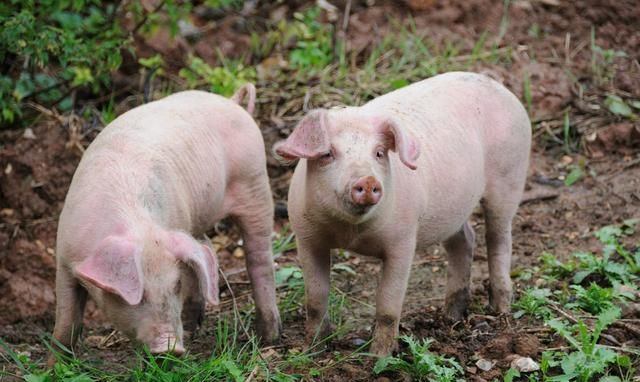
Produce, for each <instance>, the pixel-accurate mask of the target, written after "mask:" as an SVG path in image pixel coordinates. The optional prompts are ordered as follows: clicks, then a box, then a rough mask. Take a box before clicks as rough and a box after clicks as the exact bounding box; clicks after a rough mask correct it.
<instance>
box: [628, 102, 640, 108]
mask: <svg viewBox="0 0 640 382" xmlns="http://www.w3.org/2000/svg"><path fill="white" fill-rule="evenodd" d="M629 104H630V105H631V106H633V107H635V108H636V109H640V101H630V102H629Z"/></svg>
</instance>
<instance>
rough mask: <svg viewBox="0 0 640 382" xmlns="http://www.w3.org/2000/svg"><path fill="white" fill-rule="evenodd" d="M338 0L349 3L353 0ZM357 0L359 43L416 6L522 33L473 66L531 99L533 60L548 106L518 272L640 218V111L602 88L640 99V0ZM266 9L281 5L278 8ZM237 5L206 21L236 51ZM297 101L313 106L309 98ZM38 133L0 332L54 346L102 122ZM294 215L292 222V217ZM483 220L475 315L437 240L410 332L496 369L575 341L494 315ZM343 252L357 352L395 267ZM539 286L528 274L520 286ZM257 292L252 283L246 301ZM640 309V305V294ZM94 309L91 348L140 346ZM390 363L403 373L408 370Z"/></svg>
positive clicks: (11, 134)
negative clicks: (57, 304)
mask: <svg viewBox="0 0 640 382" xmlns="http://www.w3.org/2000/svg"><path fill="white" fill-rule="evenodd" d="M334 3H335V4H336V5H337V6H338V7H339V9H341V10H342V9H344V4H345V2H344V1H335V2H334ZM353 3H354V4H353V8H352V10H351V16H350V18H349V29H348V31H347V39H348V43H349V45H350V46H349V47H350V49H352V50H353V51H362V52H365V51H367V50H368V49H370V47H371V46H372V44H373V43H375V41H376V40H378V39H380V38H381V36H384V34H385V33H388V32H389V30H390V28H391V23H390V22H389V17H390V16H391V18H393V19H400V20H407V18H408V17H409V16H411V17H412V18H413V21H414V22H415V25H416V29H417V30H418V31H419V32H420V33H423V34H424V35H425V36H428V37H429V38H430V39H431V40H432V41H433V42H434V43H436V44H437V43H442V42H444V41H451V40H452V41H457V42H459V43H461V44H463V46H465V47H467V48H470V47H472V46H473V45H474V43H475V42H476V41H477V40H478V37H479V35H480V33H482V32H485V31H486V32H487V36H492V37H491V39H496V41H491V42H496V43H498V44H499V46H506V47H511V49H512V57H513V61H512V62H511V64H509V65H489V64H478V65H477V67H473V68H471V69H473V70H477V71H482V72H485V73H487V74H489V75H491V76H493V77H495V78H497V79H499V80H501V81H503V82H504V83H505V84H506V85H507V86H509V87H510V88H511V89H512V90H513V91H514V92H515V93H516V94H517V95H518V96H520V97H521V98H523V78H524V74H525V73H528V74H529V76H530V79H531V89H532V110H533V117H534V119H536V120H537V121H539V122H541V123H540V124H539V125H538V126H539V127H538V130H536V132H535V144H534V149H533V152H532V161H531V166H530V170H529V181H528V183H527V195H526V198H527V201H525V202H524V203H523V205H522V207H521V208H520V210H519V212H518V215H517V217H516V219H515V221H514V228H513V235H514V237H513V242H514V251H513V252H514V258H513V268H514V271H518V270H523V269H529V268H531V267H532V266H533V265H535V264H537V261H538V257H539V255H540V254H541V253H542V252H545V251H549V252H553V253H555V254H558V255H560V256H565V255H567V254H570V253H572V252H574V251H577V250H584V251H590V250H591V251H596V250H597V249H598V248H599V247H598V243H597V242H596V241H595V239H594V238H593V235H592V233H593V231H594V230H596V229H598V228H599V227H601V226H603V225H608V224H614V223H621V222H622V221H623V220H625V219H629V218H633V217H636V218H637V217H640V191H639V190H640V165H639V164H640V163H638V156H637V154H638V153H639V152H640V124H639V122H638V121H637V120H636V121H629V120H623V119H620V118H619V117H616V116H614V115H613V114H611V113H609V112H608V111H607V110H606V107H604V106H603V103H602V101H603V99H604V98H605V97H606V94H608V93H616V94H619V95H622V96H624V97H633V98H635V99H639V98H640V65H639V64H638V60H639V59H640V24H638V20H640V7H638V6H637V3H636V2H635V1H633V0H626V1H624V0H623V1H615V2H612V1H604V0H594V1H566V2H563V1H552V0H545V1H537V0H536V1H534V0H519V1H512V2H511V5H510V7H509V9H508V11H507V12H506V16H507V17H506V19H505V18H504V15H505V10H504V8H503V6H502V2H495V1H489V0H471V1H467V0H459V1H458V0H455V1H454V0H451V1H444V0H436V1H435V2H431V1H408V2H407V3H408V5H409V6H411V7H413V9H412V8H411V7H408V6H407V5H404V4H402V5H401V3H398V4H394V3H393V2H384V1H383V2H376V5H374V6H366V5H365V4H364V3H365V2H364V1H354V2H353ZM432 3H433V4H432ZM294 9H295V7H294V6H293V5H292V6H290V7H288V6H286V5H285V9H284V10H282V9H280V10H278V12H280V13H278V14H285V15H286V14H291V12H292V11H293V10H294ZM265 12H270V13H268V14H271V15H273V14H274V12H276V10H274V9H269V10H266V11H265ZM238 17H239V16H234V15H232V16H227V18H225V19H224V20H223V22H221V23H219V27H218V28H220V30H221V32H220V33H221V34H216V33H214V32H215V31H216V30H213V31H210V32H208V34H207V36H209V35H210V36H211V37H210V38H211V40H204V41H208V42H210V41H217V40H216V38H217V39H220V36H221V35H222V36H232V35H234V37H229V38H228V39H227V38H226V37H225V39H226V40H225V41H226V45H224V44H223V45H222V48H223V50H224V51H225V52H227V53H229V52H234V51H237V50H238V49H239V47H242V46H245V47H246V46H247V41H248V36H247V34H246V33H245V34H243V32H242V31H243V28H244V27H242V26H241V27H238V25H237V22H235V21H237V19H238ZM503 20H506V22H507V25H508V27H507V30H506V31H507V32H506V33H504V35H503V37H502V39H501V41H498V39H497V38H496V37H495V36H498V35H499V31H500V25H501V22H502V24H503V25H504V21H503ZM197 21H198V20H196V23H197ZM592 28H595V31H596V43H597V45H599V46H601V47H602V48H603V49H615V50H621V51H624V52H626V55H627V57H622V58H617V59H616V60H615V61H614V62H613V63H611V64H610V65H609V66H608V69H616V70H615V75H614V77H613V79H612V80H611V81H603V82H599V81H598V79H597V78H595V77H594V75H593V73H592V72H591V63H592V61H591V59H592V52H591V49H590V38H591V37H590V33H591V29H592ZM161 37H162V36H160V37H158V39H161ZM165 39H166V37H165ZM202 41H203V40H201V42H200V43H198V44H195V48H194V47H193V46H188V44H187V42H182V43H176V45H172V46H170V47H168V46H167V47H165V46H164V45H163V44H162V41H160V42H157V41H155V40H153V41H151V42H147V43H146V45H145V46H141V47H140V49H141V50H144V49H149V50H150V51H154V50H160V51H163V52H164V49H171V51H167V52H164V53H165V54H167V55H170V56H177V57H180V56H181V55H182V54H183V53H184V52H185V49H187V50H188V49H195V50H196V51H198V52H199V53H200V54H201V55H203V56H205V57H206V58H208V59H211V60H214V59H215V57H214V56H213V55H212V54H211V52H208V51H206V49H207V44H205V43H204V42H202ZM140 44H143V43H140ZM154 44H156V45H154ZM185 46H186V48H185ZM211 46H213V45H211ZM210 56H211V57H210ZM260 86H267V84H264V83H262V84H260V83H259V84H258V91H260ZM346 90H348V89H346ZM259 102H261V103H262V104H263V105H264V104H266V103H268V102H269V100H266V99H260V100H259ZM565 110H568V111H569V114H570V116H571V120H572V125H573V130H572V134H573V135H572V137H573V139H574V141H576V142H578V143H580V147H579V151H578V153H573V154H569V155H566V154H565V153H564V151H563V147H562V145H560V144H559V143H557V142H555V141H554V139H553V138H552V137H551V135H550V132H551V134H557V135H558V136H559V137H560V139H562V134H561V133H559V132H558V131H559V130H558V129H561V127H562V117H563V113H564V111H565ZM295 114H296V115H300V114H301V111H300V110H298V111H296V112H295ZM270 117H271V116H269V115H262V114H261V115H259V116H258V119H259V120H260V121H261V123H262V125H263V126H268V125H272V124H273V122H272V120H271V119H270ZM264 131H265V140H266V141H267V142H270V143H272V142H274V141H275V140H276V139H279V138H278V135H277V132H276V130H275V129H264ZM31 132H32V134H30V133H25V131H24V130H5V131H0V170H1V171H0V307H2V308H1V309H0V338H2V339H3V340H4V341H6V342H7V343H9V344H10V345H11V346H12V347H14V348H15V349H17V350H20V351H28V352H30V354H31V355H32V356H33V357H35V359H38V357H39V358H40V359H42V357H44V354H45V348H44V346H43V345H42V340H41V335H43V334H44V333H50V332H51V330H52V327H53V312H54V293H53V284H54V274H55V251H54V249H55V234H56V225H57V218H58V214H59V212H60V210H61V208H62V204H63V201H64V196H65V194H66V191H67V188H68V186H69V183H70V180H71V176H72V174H73V171H74V169H75V167H76V165H77V163H78V161H79V159H80V157H81V153H80V150H79V149H78V146H79V145H78V144H77V143H80V145H81V146H84V147H86V146H87V145H88V144H89V142H90V139H91V137H93V136H95V133H96V131H95V129H92V128H80V130H78V128H77V127H76V124H75V122H74V121H73V120H70V119H65V120H64V121H63V123H58V122H57V121H53V122H42V121H40V122H38V123H35V124H34V125H33V126H31ZM78 134H81V135H80V136H79V135H78ZM34 136H35V137H34ZM79 137H80V138H79ZM67 142H74V143H73V144H67ZM268 149H270V147H268ZM581 162H585V163H587V165H588V167H587V168H588V171H587V172H588V174H587V175H585V176H583V178H582V179H581V180H580V181H579V182H578V183H576V184H575V185H573V186H572V187H565V186H564V185H563V183H562V181H561V180H558V179H559V177H561V176H565V175H566V174H567V173H568V171H569V168H570V166H572V165H575V164H578V163H581ZM290 173H291V171H290V169H282V168H276V167H271V168H270V174H271V175H272V176H273V179H272V186H273V189H274V195H275V196H276V199H283V198H284V197H285V195H286V188H287V183H288V177H289V176H290ZM283 223H284V221H279V222H278V226H282V224H283ZM472 223H473V226H474V227H475V229H476V232H477V233H478V239H479V240H478V245H477V251H476V255H475V258H474V262H475V266H474V271H473V288H472V295H473V303H474V305H473V308H472V312H471V313H472V314H471V316H470V317H469V319H467V320H466V321H464V322H462V323H458V324H456V325H454V326H453V327H452V326H449V325H446V324H445V323H444V321H443V320H442V319H441V317H440V306H441V304H442V297H443V287H444V282H445V269H446V264H445V259H444V257H443V249H442V248H441V247H439V246H436V247H434V248H432V249H431V250H430V251H429V252H428V253H425V254H417V256H416V259H415V266H414V269H413V272H412V277H411V280H410V285H409V290H408V292H407V297H406V301H405V305H404V313H403V318H402V323H401V332H402V333H403V334H413V335H415V336H416V337H418V338H423V337H430V338H433V339H434V340H435V342H434V343H433V345H432V350H434V351H437V352H440V353H442V354H447V355H451V356H455V357H456V358H457V359H458V360H459V361H460V362H461V364H463V365H466V366H467V368H466V373H467V379H469V380H478V381H481V380H490V379H491V378H493V377H495V376H498V375H501V373H502V372H503V371H504V370H505V369H506V368H508V363H509V362H508V357H509V356H510V355H513V354H518V355H521V356H529V357H532V358H534V359H535V357H536V356H538V355H539V354H540V353H541V352H542V351H543V350H544V349H545V348H548V347H550V346H560V345H562V343H559V342H558V339H557V338H553V337H550V336H549V334H548V333H547V332H546V331H544V330H540V331H538V332H536V331H535V330H532V331H531V333H528V332H526V331H525V329H527V328H532V327H533V328H535V327H536V325H535V323H533V325H532V323H530V322H528V321H526V320H513V319H512V318H507V317H495V316H491V315H486V314H485V312H484V308H483V307H484V305H486V303H487V289H486V286H487V283H486V279H487V265H486V254H485V249H484V242H483V239H482V237H483V221H482V218H481V215H474V216H473V217H472ZM635 240H636V241H637V237H636V238H635ZM293 261H295V259H294V257H293V254H289V255H287V256H283V257H282V258H281V259H279V260H278V262H279V263H281V264H282V263H286V262H293ZM336 261H340V262H343V261H346V262H348V264H349V266H351V267H352V268H353V269H354V270H355V272H356V275H340V276H339V277H337V282H336V286H337V288H339V289H340V290H341V291H343V292H344V293H346V295H347V296H348V300H349V303H350V306H351V308H350V311H349V312H345V317H348V318H347V322H346V323H347V324H348V326H349V327H350V328H351V330H350V331H349V332H348V333H347V334H346V335H345V336H344V337H343V338H341V339H339V340H337V341H334V343H332V344H331V345H330V346H331V349H332V350H334V351H339V352H340V353H341V354H343V355H344V354H348V353H349V352H352V351H355V350H356V349H357V347H358V344H359V343H360V340H362V339H364V340H366V339H367V338H369V336H370V330H371V324H372V318H373V313H374V310H373V308H372V305H373V304H374V301H375V296H374V293H373V292H372V291H374V290H375V279H376V275H377V274H378V271H379V268H380V267H379V264H378V263H377V262H376V261H374V260H372V259H368V258H364V257H358V256H351V257H349V258H347V259H345V258H339V259H336ZM221 262H222V265H223V267H224V268H225V270H227V271H228V270H231V269H236V268H239V267H241V266H242V263H243V262H242V261H240V259H237V258H234V257H233V256H231V255H230V254H229V253H227V256H224V255H223V259H222V261H221ZM236 277H237V280H238V283H237V284H233V287H234V290H235V293H236V295H238V296H246V294H247V293H246V292H247V291H248V287H247V286H246V285H244V284H242V281H243V280H244V278H243V275H237V276H236ZM531 282H535V280H532V281H530V282H529V283H531ZM524 286H525V285H521V284H520V283H517V284H516V290H521V289H522V288H523V287H524ZM246 300H247V298H246V297H241V298H240V299H239V302H241V303H242V302H244V301H246ZM362 302H364V303H366V304H368V305H364V304H362ZM230 309H231V302H230V298H229V297H228V295H226V296H225V295H223V304H222V306H221V308H220V310H222V311H229V310H230ZM217 315H218V314H217V312H216V311H212V312H209V314H208V315H207V319H206V321H205V325H204V328H205V329H203V330H201V331H200V332H199V333H198V334H196V336H195V337H194V342H193V344H192V345H191V348H192V350H193V351H195V352H202V353H205V354H206V353H207V349H208V347H207V344H208V343H209V341H210V338H211V336H212V335H213V333H212V331H211V328H212V323H213V322H214V320H215V318H216V317H217ZM631 315H632V317H635V318H638V317H639V316H638V309H635V311H633V312H632V313H631ZM302 322H303V312H302V311H301V310H297V311H294V312H292V313H290V314H288V315H286V316H285V325H284V327H285V332H284V338H283V345H284V347H283V348H280V349H279V351H284V350H283V349H299V348H300V347H301V345H302V344H301V337H302V328H303V325H302ZM87 324H88V327H89V330H88V333H86V334H85V337H84V344H83V346H82V349H83V351H82V353H83V354H80V356H81V357H95V358H101V359H105V360H109V361H112V363H113V368H116V369H117V368H119V367H122V366H118V365H123V364H126V362H128V360H130V359H131V357H132V350H131V346H130V345H129V343H128V341H127V340H126V339H123V338H122V337H120V336H118V335H115V336H113V335H111V332H112V330H111V328H110V326H109V324H108V323H104V322H103V321H101V320H100V319H99V314H98V313H97V312H96V311H95V309H92V308H90V309H89V311H88V313H87ZM636 330H637V328H636ZM610 334H611V335H612V336H614V337H615V338H617V339H618V340H619V341H622V342H626V343H627V344H628V345H633V344H635V345H638V344H639V343H640V338H637V337H635V336H634V335H633V333H632V332H630V331H629V330H625V328H624V327H616V328H614V329H611V333H610ZM478 357H485V358H487V359H493V360H496V361H497V362H498V363H497V366H498V367H497V369H494V370H491V371H489V372H481V371H480V370H477V368H475V367H474V364H475V361H476V360H477V359H478ZM317 358H318V360H317V362H318V363H319V364H326V363H327V362H329V360H331V359H332V354H331V353H330V352H327V353H324V354H321V355H319V356H317ZM1 362H2V361H0V363H1ZM372 365H373V363H372V362H369V363H365V364H360V363H357V364H351V363H349V362H345V363H341V364H340V365H338V366H336V367H334V368H332V369H331V370H330V371H328V372H327V373H326V374H325V375H324V376H323V378H324V379H325V380H331V381H346V380H351V381H367V380H372V379H373V378H374V377H373V376H372V374H371V371H370V370H371V367H372ZM496 370H497V374H495V373H496ZM493 374H495V375H493ZM384 378H387V377H384ZM388 378H391V379H393V380H398V377H397V376H393V375H391V376H388ZM388 378H387V379H388Z"/></svg>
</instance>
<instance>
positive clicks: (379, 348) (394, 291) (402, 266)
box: [371, 244, 415, 357]
mask: <svg viewBox="0 0 640 382" xmlns="http://www.w3.org/2000/svg"><path fill="white" fill-rule="evenodd" d="M414 253H415V244H413V245H409V246H406V247H402V248H398V249H395V250H392V251H389V252H388V255H387V256H386V257H385V258H384V264H383V266H382V279H381V280H380V283H379V284H378V292H377V296H376V325H375V329H374V331H373V343H372V344H371V352H372V353H373V354H375V355H377V356H379V357H384V356H388V355H390V354H391V353H392V352H394V351H395V350H397V348H398V340H397V338H398V328H399V325H400V314H401V312H402V304H403V302H404V295H405V293H406V291H407V284H408V282H409V274H410V273H411V263H412V262H413V256H414Z"/></svg>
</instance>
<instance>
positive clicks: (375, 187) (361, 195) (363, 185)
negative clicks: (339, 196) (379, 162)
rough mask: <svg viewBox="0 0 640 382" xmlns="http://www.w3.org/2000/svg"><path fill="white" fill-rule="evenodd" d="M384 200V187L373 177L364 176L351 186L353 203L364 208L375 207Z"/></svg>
mask: <svg viewBox="0 0 640 382" xmlns="http://www.w3.org/2000/svg"><path fill="white" fill-rule="evenodd" d="M380 198H382V185H381V184H380V182H379V181H378V180H377V179H376V178H375V177H373V176H363V177H362V178H360V179H358V180H356V182H355V183H354V184H353V186H351V201H352V202H353V203H354V204H355V205H357V206H362V207H368V206H373V205H375V204H377V203H378V202H379V201H380Z"/></svg>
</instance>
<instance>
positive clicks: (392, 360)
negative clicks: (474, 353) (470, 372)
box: [373, 336, 463, 382]
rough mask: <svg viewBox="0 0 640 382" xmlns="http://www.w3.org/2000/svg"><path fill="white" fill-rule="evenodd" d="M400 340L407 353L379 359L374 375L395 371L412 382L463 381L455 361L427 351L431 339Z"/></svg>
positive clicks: (401, 338) (403, 337)
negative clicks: (407, 349) (407, 347)
mask: <svg viewBox="0 0 640 382" xmlns="http://www.w3.org/2000/svg"><path fill="white" fill-rule="evenodd" d="M400 340H402V341H403V342H405V343H406V344H407V345H408V346H409V353H408V354H401V355H399V356H398V357H393V356H391V357H384V358H380V359H379V360H378V361H377V362H376V364H375V366H374V368H373V372H374V373H376V374H380V373H382V372H385V371H395V372H400V373H402V374H406V375H408V376H409V377H410V378H411V379H412V380H414V381H439V382H454V381H455V382H458V381H463V379H462V378H460V376H461V375H462V374H463V369H462V366H460V364H459V363H458V362H457V361H456V360H455V359H453V358H448V357H444V356H441V355H437V354H434V353H432V352H430V351H429V347H430V346H431V343H432V342H433V341H432V340H431V339H428V338H426V339H423V340H422V341H418V340H415V339H414V338H413V337H410V336H401V337H400Z"/></svg>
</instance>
